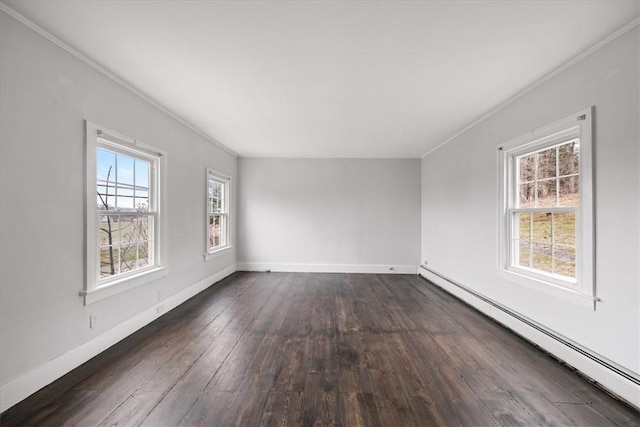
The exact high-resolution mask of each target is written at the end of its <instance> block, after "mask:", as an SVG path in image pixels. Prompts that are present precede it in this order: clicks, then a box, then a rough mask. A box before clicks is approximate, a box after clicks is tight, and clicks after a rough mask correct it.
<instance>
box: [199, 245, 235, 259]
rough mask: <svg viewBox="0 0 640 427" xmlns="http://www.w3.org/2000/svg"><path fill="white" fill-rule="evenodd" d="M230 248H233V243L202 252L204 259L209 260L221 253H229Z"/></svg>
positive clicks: (219, 255)
mask: <svg viewBox="0 0 640 427" xmlns="http://www.w3.org/2000/svg"><path fill="white" fill-rule="evenodd" d="M231 249H233V245H229V246H225V247H224V248H219V249H216V250H214V251H211V252H207V253H206V254H204V260H205V261H209V260H210V259H214V258H218V257H221V256H222V255H227V254H230V253H231Z"/></svg>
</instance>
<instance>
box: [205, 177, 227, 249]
mask: <svg viewBox="0 0 640 427" xmlns="http://www.w3.org/2000/svg"><path fill="white" fill-rule="evenodd" d="M210 178H213V179H214V180H217V181H219V182H222V183H224V185H225V186H226V191H225V194H224V197H225V200H224V202H225V206H226V211H227V212H226V215H227V230H226V231H227V239H226V241H227V244H226V245H225V246H219V247H216V248H213V249H211V250H209V243H208V240H209V179H210ZM231 193H232V191H231V177H230V176H229V175H225V174H223V173H220V172H216V171H215V170H213V169H209V168H207V169H206V177H205V207H204V208H205V221H204V224H205V234H204V236H205V238H204V255H203V256H204V259H205V261H209V260H210V259H214V258H218V257H220V256H223V255H227V254H230V253H231V250H232V249H233V242H232V240H231V197H232V194H231Z"/></svg>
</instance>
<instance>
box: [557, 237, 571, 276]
mask: <svg viewBox="0 0 640 427" xmlns="http://www.w3.org/2000/svg"><path fill="white" fill-rule="evenodd" d="M554 258H555V259H554V264H555V268H554V273H556V274H561V275H563V276H567V277H571V278H574V279H575V277H576V249H575V248H574V247H570V246H563V245H557V246H556V247H555V248H554Z"/></svg>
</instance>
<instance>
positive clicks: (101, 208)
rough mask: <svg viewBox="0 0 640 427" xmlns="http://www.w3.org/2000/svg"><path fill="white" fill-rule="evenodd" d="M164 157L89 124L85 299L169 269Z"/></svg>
mask: <svg viewBox="0 0 640 427" xmlns="http://www.w3.org/2000/svg"><path fill="white" fill-rule="evenodd" d="M162 159H163V156H162V154H161V153H159V152H158V151H157V150H155V149H153V148H152V147H149V146H147V145H145V144H142V143H140V142H139V141H136V140H134V139H131V138H128V137H125V136H122V135H119V134H116V133H115V132H111V131H108V130H105V129H102V128H98V127H97V126H95V125H93V124H91V123H87V178H86V180H87V214H86V224H87V227H86V234H87V261H86V262H87V265H86V270H87V280H86V282H87V283H86V286H85V290H84V295H85V301H87V302H91V301H93V300H97V299H102V297H106V296H110V295H113V294H114V293H118V292H120V291H123V290H125V289H128V288H130V287H132V286H135V285H137V284H139V283H142V282H144V281H147V280H151V279H152V278H153V274H151V273H158V271H159V270H163V268H162V266H163V263H162V253H161V250H160V249H161V246H160V245H161V241H160V240H161V239H160V237H161V228H162V226H161V214H162V212H161V204H160V196H161V193H160V190H161V174H160V171H161V167H162ZM156 275H157V274H156Z"/></svg>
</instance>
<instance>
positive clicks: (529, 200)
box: [519, 183, 536, 208]
mask: <svg viewBox="0 0 640 427" xmlns="http://www.w3.org/2000/svg"><path fill="white" fill-rule="evenodd" d="M535 188H536V187H535V184H534V183H529V184H521V185H520V205H519V207H521V208H532V207H534V206H535V198H536V194H535Z"/></svg>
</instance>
